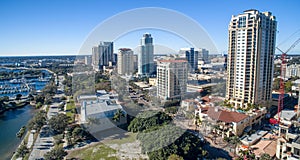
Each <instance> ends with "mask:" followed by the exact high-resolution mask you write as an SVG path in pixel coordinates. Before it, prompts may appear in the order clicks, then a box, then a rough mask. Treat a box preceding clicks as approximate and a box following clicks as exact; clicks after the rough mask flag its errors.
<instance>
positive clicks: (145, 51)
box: [138, 33, 154, 76]
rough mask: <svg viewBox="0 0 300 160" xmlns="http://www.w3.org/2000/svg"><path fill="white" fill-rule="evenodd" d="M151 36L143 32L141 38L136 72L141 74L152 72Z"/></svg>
mask: <svg viewBox="0 0 300 160" xmlns="http://www.w3.org/2000/svg"><path fill="white" fill-rule="evenodd" d="M153 52H154V47H153V38H152V37H151V34H149V33H145V34H144V35H143V37H142V39H141V45H140V53H139V55H138V74H139V75H143V76H149V75H152V74H153V72H154V64H153V63H154V62H153Z"/></svg>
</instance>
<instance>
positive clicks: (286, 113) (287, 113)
mask: <svg viewBox="0 0 300 160" xmlns="http://www.w3.org/2000/svg"><path fill="white" fill-rule="evenodd" d="M296 114H297V113H296V112H295V111H294V110H282V111H281V112H280V118H283V119H284V120H287V121H290V120H292V119H293V118H294V117H295V116H296ZM277 117H278V114H276V115H275V116H274V118H277Z"/></svg>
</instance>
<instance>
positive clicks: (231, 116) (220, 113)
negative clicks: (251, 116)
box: [207, 107, 248, 123]
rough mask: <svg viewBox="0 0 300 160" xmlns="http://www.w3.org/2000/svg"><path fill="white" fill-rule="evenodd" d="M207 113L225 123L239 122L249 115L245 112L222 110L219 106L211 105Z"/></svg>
mask: <svg viewBox="0 0 300 160" xmlns="http://www.w3.org/2000/svg"><path fill="white" fill-rule="evenodd" d="M207 115H208V116H209V117H210V118H212V119H214V120H219V121H222V122H225V123H231V122H235V123H237V122H240V121H242V120H244V119H246V118H247V117H248V115H246V114H243V113H238V112H233V111H225V110H220V109H218V108H217V107H210V108H209V109H208V111H207Z"/></svg>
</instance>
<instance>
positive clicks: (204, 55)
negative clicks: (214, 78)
mask: <svg viewBox="0 0 300 160" xmlns="http://www.w3.org/2000/svg"><path fill="white" fill-rule="evenodd" d="M208 53H209V51H208V50H207V49H204V48H200V49H199V51H198V60H203V61H204V62H205V63H209V58H208Z"/></svg>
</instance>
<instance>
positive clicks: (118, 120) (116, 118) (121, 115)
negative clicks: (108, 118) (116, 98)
mask: <svg viewBox="0 0 300 160" xmlns="http://www.w3.org/2000/svg"><path fill="white" fill-rule="evenodd" d="M121 117H125V114H124V113H123V111H122V110H121V109H118V110H117V112H116V113H115V114H114V117H113V120H114V121H117V122H120V119H121Z"/></svg>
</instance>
